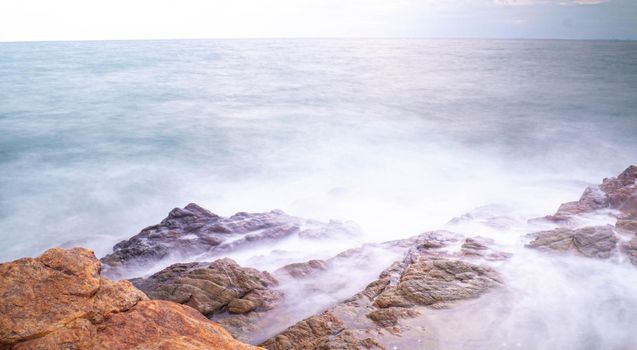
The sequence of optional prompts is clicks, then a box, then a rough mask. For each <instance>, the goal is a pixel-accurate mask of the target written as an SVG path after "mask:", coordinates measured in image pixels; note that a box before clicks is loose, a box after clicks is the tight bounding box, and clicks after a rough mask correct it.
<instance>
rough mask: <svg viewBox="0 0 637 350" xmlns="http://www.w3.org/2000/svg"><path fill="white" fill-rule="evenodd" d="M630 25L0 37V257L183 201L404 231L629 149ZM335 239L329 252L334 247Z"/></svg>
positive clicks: (572, 175) (596, 177)
mask: <svg viewBox="0 0 637 350" xmlns="http://www.w3.org/2000/svg"><path fill="white" fill-rule="evenodd" d="M636 96H637V43H636V42H601V41H600V42H597V41H531V40H520V41H507V40H406V39H405V40H402V39H396V40H371V39H370V40H318V39H317V40H254V41H253V40H194V41H193V40H181V41H130V42H128V41H113V42H47V43H0V261H4V260H9V259H14V258H17V257H20V256H25V255H36V254H39V253H40V252H41V251H42V250H44V249H46V248H48V247H50V246H54V245H58V244H79V245H84V246H87V247H89V248H93V249H95V250H96V253H97V254H98V255H103V254H105V253H107V252H108V251H109V250H110V248H111V247H112V245H113V244H114V243H115V242H116V241H118V240H120V239H123V238H127V237H130V236H132V235H133V234H135V233H137V232H138V231H139V230H140V229H141V228H143V227H145V226H147V225H150V224H154V223H157V222H158V221H159V220H161V219H162V218H163V217H164V216H165V215H166V214H167V212H168V211H169V210H170V209H171V208H173V207H175V206H184V205H185V204H187V203H188V202H197V203H199V204H201V205H202V206H204V207H207V208H209V209H210V210H212V211H214V212H217V213H219V214H223V215H229V214H232V213H234V212H236V211H262V210H270V209H274V208H280V209H283V210H285V211H287V212H289V213H291V214H294V215H300V216H305V217H309V218H317V219H328V218H336V219H352V220H354V221H356V222H358V223H359V224H360V225H361V226H362V227H363V229H365V231H366V232H367V236H366V238H365V239H364V240H367V241H378V240H388V239H394V238H397V237H403V236H409V235H413V234H415V233H418V232H420V231H423V230H425V229H431V228H435V227H438V226H440V225H442V224H443V223H444V222H446V221H447V220H449V219H450V218H451V217H453V216H455V215H458V214H461V213H463V212H465V211H467V210H470V209H472V208H474V207H476V206H480V205H485V204H489V203H501V204H502V203H503V204H505V205H508V206H511V207H514V208H515V210H517V211H518V214H519V215H522V216H525V217H526V216H528V217H531V216H534V215H544V214H548V213H550V212H552V211H554V210H555V208H556V207H557V205H558V203H560V202H564V201H568V200H573V199H575V198H577V196H579V194H580V192H581V191H582V189H583V186H584V184H585V183H587V182H592V183H598V182H599V181H600V180H601V178H603V177H607V176H612V175H616V174H618V173H619V172H620V171H621V170H622V169H624V168H625V167H626V166H627V165H629V164H630V163H635V162H637V137H635V135H637V98H636ZM335 253H336V252H335Z"/></svg>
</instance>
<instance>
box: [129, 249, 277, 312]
mask: <svg viewBox="0 0 637 350" xmlns="http://www.w3.org/2000/svg"><path fill="white" fill-rule="evenodd" d="M131 281H132V282H133V284H135V286H136V287H137V288H139V289H141V290H143V291H144V292H146V294H148V296H149V297H150V298H151V299H160V300H170V301H174V302H176V303H180V304H185V305H188V306H191V307H193V308H195V309H196V310H198V311H199V312H201V313H202V314H204V315H206V316H212V315H213V314H214V313H217V312H222V311H223V309H224V308H225V307H227V306H228V304H229V303H230V302H231V301H233V300H235V299H242V298H244V297H245V296H247V295H248V294H250V293H253V295H252V296H253V297H259V296H261V297H263V298H262V299H261V300H253V301H256V304H255V307H256V306H258V307H261V308H264V309H270V308H272V307H273V301H276V299H278V298H280V296H281V295H280V293H278V292H276V291H275V290H273V289H272V288H273V287H275V286H276V285H277V284H278V282H277V281H276V279H274V277H272V275H270V274H269V273H267V272H261V271H258V270H256V269H252V268H244V267H241V266H239V264H237V263H236V262H235V261H234V260H232V259H228V258H224V259H219V260H215V261H213V262H211V263H187V264H174V265H171V266H169V267H167V268H165V269H164V270H162V271H160V272H157V273H156V274H154V275H152V276H150V277H148V278H144V279H140V278H137V279H133V280H131ZM256 291H261V292H262V293H260V294H254V292H256ZM266 294H267V295H266ZM268 295H269V297H268ZM273 299H275V300H273Z"/></svg>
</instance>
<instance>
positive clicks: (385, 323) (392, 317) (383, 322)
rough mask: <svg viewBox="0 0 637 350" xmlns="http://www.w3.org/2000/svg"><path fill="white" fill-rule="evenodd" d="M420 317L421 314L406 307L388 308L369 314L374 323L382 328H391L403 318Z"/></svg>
mask: <svg viewBox="0 0 637 350" xmlns="http://www.w3.org/2000/svg"><path fill="white" fill-rule="evenodd" d="M418 315H420V312H418V311H416V310H414V309H411V308H405V307H391V306H390V307H386V308H384V309H376V310H374V311H372V312H370V313H368V314H367V317H369V318H370V319H371V320H372V321H374V322H376V324H378V325H379V326H381V327H391V326H395V325H396V324H397V323H398V320H399V319H401V318H412V317H416V316H418Z"/></svg>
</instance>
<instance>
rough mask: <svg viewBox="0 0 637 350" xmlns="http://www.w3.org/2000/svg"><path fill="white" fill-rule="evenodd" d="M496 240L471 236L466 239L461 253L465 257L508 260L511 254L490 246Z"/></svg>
mask: <svg viewBox="0 0 637 350" xmlns="http://www.w3.org/2000/svg"><path fill="white" fill-rule="evenodd" d="M494 243H495V242H494V241H493V240H492V239H487V238H483V237H471V238H467V239H465V241H464V243H463V244H462V247H461V253H462V255H463V256H465V257H477V258H483V259H485V260H494V261H496V260H506V259H508V258H510V257H511V254H509V253H505V252H500V251H497V250H493V249H491V248H490V247H489V245H490V244H494Z"/></svg>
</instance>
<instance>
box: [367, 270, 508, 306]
mask: <svg viewBox="0 0 637 350" xmlns="http://www.w3.org/2000/svg"><path fill="white" fill-rule="evenodd" d="M499 283H500V282H499V280H498V275H497V273H496V272H495V271H493V270H492V269H490V268H488V267H484V266H478V265H474V264H470V263H467V262H463V261H460V260H449V259H430V258H426V257H421V258H418V259H417V260H415V261H413V262H412V263H410V264H409V266H408V267H407V268H406V269H405V271H404V272H403V273H402V275H401V278H400V281H399V282H398V284H397V285H396V286H395V287H393V286H390V287H387V288H385V290H384V291H383V292H382V293H380V294H379V295H378V297H377V298H376V301H375V305H377V306H379V307H383V308H385V307H391V306H403V307H404V306H412V305H415V304H417V305H434V304H441V303H447V302H451V301H455V300H460V299H468V298H474V297H477V296H479V295H481V294H482V293H484V292H486V291H487V290H489V289H490V288H492V287H495V286H497V285H498V284H499Z"/></svg>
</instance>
